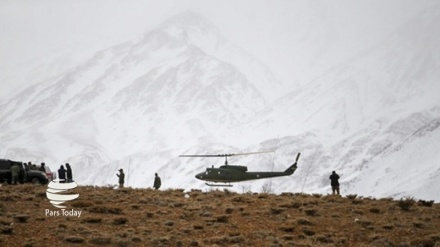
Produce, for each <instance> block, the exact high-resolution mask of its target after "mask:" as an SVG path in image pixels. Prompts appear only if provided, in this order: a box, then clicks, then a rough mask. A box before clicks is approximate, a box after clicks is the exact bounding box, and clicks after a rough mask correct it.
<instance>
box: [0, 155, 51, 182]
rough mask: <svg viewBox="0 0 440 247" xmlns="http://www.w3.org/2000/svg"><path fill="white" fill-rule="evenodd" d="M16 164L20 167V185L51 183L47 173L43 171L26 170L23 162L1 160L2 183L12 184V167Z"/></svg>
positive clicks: (0, 178)
mask: <svg viewBox="0 0 440 247" xmlns="http://www.w3.org/2000/svg"><path fill="white" fill-rule="evenodd" d="M15 164H17V165H18V166H19V167H20V174H19V178H18V180H19V182H20V183H26V182H30V183H40V184H47V183H48V182H49V179H48V177H47V175H46V173H44V172H42V171H38V170H30V169H25V166H24V165H23V163H22V162H18V161H12V160H5V159H0V183H4V182H7V183H9V184H10V183H11V181H12V174H11V167H12V166H13V165H15Z"/></svg>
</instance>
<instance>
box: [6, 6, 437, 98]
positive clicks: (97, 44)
mask: <svg viewBox="0 0 440 247" xmlns="http://www.w3.org/2000/svg"><path fill="white" fill-rule="evenodd" d="M435 3H436V1H435V0H434V1H433V0H422V1H421V0H417V1H414V0H392V1H391V0H368V1H350V0H336V1H327V0H320V1H308V0H304V1H293V0H292V1H291V0H285V1H282V0H269V1H261V0H250V1H243V0H241V1H240V0H238V1H237V0H221V1H208V0H173V1H171V0H164V1H156V0H155V1H140V0H119V1H116V0H75V1H72V0H63V1H59V0H40V1H31V0H2V1H0V32H1V38H0V86H1V90H0V97H5V96H6V95H8V94H9V93H10V92H11V91H12V90H13V89H14V88H16V87H20V88H22V87H24V86H25V85H30V84H32V83H36V82H39V81H41V80H44V79H45V78H48V77H50V76H54V75H56V73H59V72H60V71H61V72H62V71H64V70H65V69H67V68H69V67H71V66H74V65H76V64H77V63H78V62H80V61H82V60H84V59H85V58H87V57H90V56H92V55H93V53H94V52H95V51H97V50H101V49H104V48H107V47H110V46H113V45H115V44H118V43H121V42H124V41H128V40H131V39H134V38H136V37H137V36H140V35H142V34H143V33H144V32H146V31H149V30H151V29H153V28H155V27H156V26H157V25H158V24H159V23H161V22H162V21H164V20H165V19H167V18H169V17H171V16H174V15H176V14H179V13H181V12H183V11H185V10H192V11H194V12H197V13H200V14H202V15H203V16H205V17H207V18H208V19H210V20H211V21H212V22H213V23H214V24H215V25H216V26H217V27H218V28H219V29H220V31H221V32H222V34H223V35H224V36H225V37H226V38H227V39H228V40H229V41H230V42H231V43H234V44H236V45H238V46H240V47H243V48H245V49H246V50H247V51H248V52H249V53H250V54H252V55H254V56H255V57H256V58H258V59H259V60H261V61H262V62H264V63H265V64H267V65H268V67H269V68H270V69H271V70H272V71H273V72H274V74H275V75H276V76H277V77H278V78H279V79H280V80H281V81H283V82H288V81H290V80H297V81H300V82H301V83H304V82H306V81H307V80H309V79H310V78H311V77H313V76H314V74H313V73H315V72H316V70H317V69H318V72H319V69H322V70H324V69H325V68H326V66H329V65H330V64H332V63H337V62H340V61H343V60H344V59H346V57H348V56H352V55H354V54H355V53H357V52H359V51H361V50H362V49H365V48H367V47H369V46H371V45H372V44H374V43H375V42H378V41H379V40H380V39H381V38H382V37H383V36H384V35H386V34H387V33H389V32H391V31H392V30H393V29H394V28H396V27H397V26H400V25H403V24H404V23H405V22H406V21H408V20H410V19H411V18H412V17H414V16H415V15H417V14H418V13H419V12H420V11H422V10H424V9H427V8H428V7H430V6H433V5H434V4H435ZM320 49H321V50H320ZM52 73H53V74H52Z"/></svg>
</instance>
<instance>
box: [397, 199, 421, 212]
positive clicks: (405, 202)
mask: <svg viewBox="0 0 440 247" xmlns="http://www.w3.org/2000/svg"><path fill="white" fill-rule="evenodd" d="M415 203H416V201H415V200H414V198H413V197H404V198H402V199H400V201H398V202H397V206H399V207H400V208H401V209H402V210H404V211H409V210H410V208H411V207H412V206H413V205H414V204H415Z"/></svg>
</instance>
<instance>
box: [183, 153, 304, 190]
mask: <svg viewBox="0 0 440 247" xmlns="http://www.w3.org/2000/svg"><path fill="white" fill-rule="evenodd" d="M270 152H273V151H263V152H253V153H236V154H214V155H213V154H190V155H186V154H184V155H179V157H191V158H193V157H208V158H213V157H215V158H218V157H225V164H224V165H222V166H220V167H219V168H214V167H212V168H207V169H206V171H205V172H201V173H199V174H197V175H196V178H197V179H200V180H203V181H207V182H206V185H208V186H226V187H231V186H232V184H231V183H233V182H242V181H247V180H254V179H263V178H272V177H281V176H290V175H292V174H293V173H294V172H295V170H296V168H297V165H296V163H297V162H298V159H299V156H300V155H301V153H298V155H297V156H296V160H295V163H293V164H292V165H291V166H290V167H289V168H287V169H286V170H285V171H283V172H268V171H260V172H248V171H247V170H248V169H247V167H246V166H237V165H229V164H228V157H232V156H240V155H252V154H261V153H270ZM210 182H214V184H213V183H210Z"/></svg>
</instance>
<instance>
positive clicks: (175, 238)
mask: <svg viewBox="0 0 440 247" xmlns="http://www.w3.org/2000/svg"><path fill="white" fill-rule="evenodd" d="M46 189H47V185H44V186H43V185H37V186H35V185H29V184H27V185H15V186H13V185H2V186H1V187H0V246H29V247H30V246H440V230H439V229H440V205H439V204H438V203H433V204H432V202H429V201H428V202H425V201H423V202H417V200H416V199H414V198H402V199H400V200H393V199H390V198H381V199H375V198H359V197H357V196H356V195H347V196H344V197H339V196H331V195H318V194H313V195H308V194H293V193H282V194H280V195H275V194H267V193H246V194H239V193H235V192H230V191H228V190H212V191H209V192H202V191H200V190H192V191H188V192H186V191H183V190H179V189H176V190H166V191H160V190H159V191H154V190H151V189H131V188H124V189H113V188H110V187H93V186H85V187H77V188H75V189H74V191H73V192H74V193H78V194H79V195H80V196H79V198H77V199H75V200H72V201H70V202H66V203H65V206H67V207H66V209H64V210H61V209H58V208H56V207H54V206H53V205H52V204H50V202H49V200H48V199H47V198H46Z"/></svg>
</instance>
